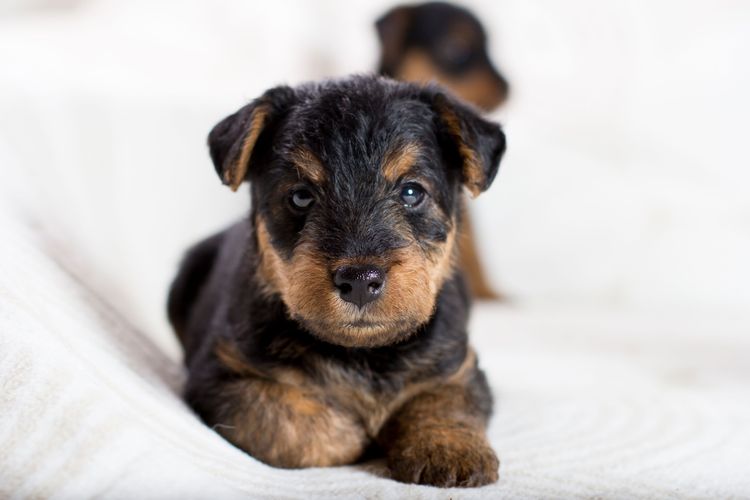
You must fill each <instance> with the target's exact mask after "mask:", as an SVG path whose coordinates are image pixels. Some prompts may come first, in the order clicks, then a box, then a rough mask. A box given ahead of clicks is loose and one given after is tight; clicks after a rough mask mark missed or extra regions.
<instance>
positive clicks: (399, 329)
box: [295, 316, 419, 347]
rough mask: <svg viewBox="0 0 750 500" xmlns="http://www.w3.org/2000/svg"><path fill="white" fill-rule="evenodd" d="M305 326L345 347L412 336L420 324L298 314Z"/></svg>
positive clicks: (328, 340)
mask: <svg viewBox="0 0 750 500" xmlns="http://www.w3.org/2000/svg"><path fill="white" fill-rule="evenodd" d="M295 320H296V321H297V322H298V323H299V324H300V325H302V326H303V327H304V328H305V330H307V331H308V332H310V333H311V334H313V335H314V336H315V337H317V338H319V339H320V340H323V341H324V342H327V343H330V344H335V345H340V346H343V347H381V346H384V345H389V344H393V343H396V342H399V341H401V340H404V339H405V338H407V337H409V336H410V334H411V333H412V332H414V331H415V330H416V329H417V328H418V327H419V323H418V322H417V321H415V320H410V319H403V320H400V321H377V320H373V319H363V318H360V319H355V320H351V321H335V320H334V321H328V320H317V319H310V318H302V317H299V316H297V317H295Z"/></svg>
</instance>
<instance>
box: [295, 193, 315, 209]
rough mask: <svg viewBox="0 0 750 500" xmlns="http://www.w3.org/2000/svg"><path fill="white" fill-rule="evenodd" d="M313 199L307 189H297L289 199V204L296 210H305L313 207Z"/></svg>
mask: <svg viewBox="0 0 750 500" xmlns="http://www.w3.org/2000/svg"><path fill="white" fill-rule="evenodd" d="M314 202H315V197H313V194H312V193H311V192H310V190H309V189H304V188H303V189H297V190H295V191H293V192H292V194H291V196H290V197H289V204H290V205H292V208H294V209H296V210H307V209H309V208H310V207H312V206H313V203H314Z"/></svg>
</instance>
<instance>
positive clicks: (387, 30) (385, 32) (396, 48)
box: [375, 6, 414, 76]
mask: <svg viewBox="0 0 750 500" xmlns="http://www.w3.org/2000/svg"><path fill="white" fill-rule="evenodd" d="M413 10H414V9H413V7H408V6H401V7H394V8H393V9H391V10H389V11H388V12H386V13H385V14H384V15H383V16H382V17H380V19H378V20H377V21H376V22H375V28H376V29H377V30H378V37H379V38H380V50H381V52H380V69H379V71H378V72H379V73H380V74H383V75H386V76H393V73H394V72H395V71H396V65H397V64H398V62H399V59H400V58H401V54H402V53H403V51H404V48H405V47H404V45H405V43H406V33H407V31H408V30H409V25H410V24H411V18H412V11H413Z"/></svg>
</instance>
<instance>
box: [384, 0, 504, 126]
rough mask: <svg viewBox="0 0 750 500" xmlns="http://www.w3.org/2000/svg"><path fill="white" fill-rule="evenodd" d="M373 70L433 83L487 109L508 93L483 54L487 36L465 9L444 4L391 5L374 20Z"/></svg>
mask: <svg viewBox="0 0 750 500" xmlns="http://www.w3.org/2000/svg"><path fill="white" fill-rule="evenodd" d="M375 27H376V28H377V31H378V37H379V38H380V46H381V55H380V67H379V72H380V74H382V75H385V76H389V77H392V78H396V79H397V80H403V81H407V82H420V83H427V82H429V81H433V80H434V81H437V82H438V83H440V84H441V85H443V86H445V87H446V88H448V89H450V90H451V92H453V93H455V94H456V95H457V96H459V97H460V98H462V99H464V100H466V101H467V102H470V103H472V104H474V105H476V106H479V107H480V108H482V109H483V110H484V111H491V110H493V109H495V108H496V107H497V106H499V105H500V104H502V103H503V101H505V99H506V98H507V97H508V82H507V81H506V79H505V77H504V76H503V75H502V74H501V73H500V72H499V71H498V70H497V69H496V67H495V65H494V64H492V61H491V60H490V58H489V55H488V54H487V35H486V34H485V31H484V28H483V27H482V24H481V23H480V22H479V20H478V19H477V18H476V17H475V16H474V15H473V14H472V13H471V12H469V11H468V10H466V9H463V8H461V7H458V6H456V5H453V4H450V3H445V2H428V3H423V4H415V5H400V6H397V7H394V8H393V9H391V10H390V11H388V12H387V13H386V14H385V15H383V16H382V17H381V18H380V19H378V21H377V22H376V23H375Z"/></svg>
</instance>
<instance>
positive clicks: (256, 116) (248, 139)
mask: <svg viewBox="0 0 750 500" xmlns="http://www.w3.org/2000/svg"><path fill="white" fill-rule="evenodd" d="M267 116H268V108H267V106H266V105H265V104H262V103H261V104H259V105H258V106H257V108H255V111H253V114H252V116H251V117H250V125H249V127H248V129H247V133H246V135H245V139H244V140H243V141H242V149H241V150H240V155H239V157H238V158H237V161H236V162H235V163H234V165H232V166H230V167H229V168H228V169H227V171H226V173H225V174H224V181H225V182H226V183H227V184H229V187H231V188H232V191H237V188H239V187H240V184H242V181H244V180H245V175H246V174H247V169H248V168H249V166H250V157H251V156H252V153H253V148H254V147H255V143H256V142H258V137H260V133H261V132H262V131H263V127H264V125H265V123H266V117H267Z"/></svg>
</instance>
